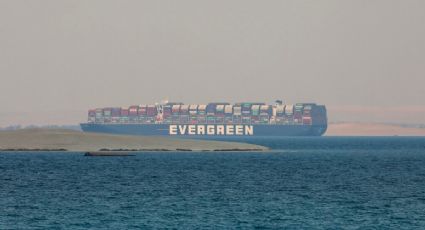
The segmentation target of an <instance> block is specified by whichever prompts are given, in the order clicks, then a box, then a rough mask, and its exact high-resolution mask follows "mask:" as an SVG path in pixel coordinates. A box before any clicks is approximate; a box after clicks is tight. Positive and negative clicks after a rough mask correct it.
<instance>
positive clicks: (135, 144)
mask: <svg viewBox="0 0 425 230" xmlns="http://www.w3.org/2000/svg"><path fill="white" fill-rule="evenodd" d="M266 149H267V148H266V147H263V146H258V145H252V144H245V143H236V142H223V141H205V140H189V139H177V138H168V137H152V136H124V135H109V134H98V133H84V132H79V131H73V130H64V129H22V130H16V131H0V150H40V151H43V150H44V151H48V150H50V151H54V150H57V151H77V152H86V151H108V150H114V151H116V150H118V151H134V150H140V151H238V150H239V151H250V150H251V151H263V150H266Z"/></svg>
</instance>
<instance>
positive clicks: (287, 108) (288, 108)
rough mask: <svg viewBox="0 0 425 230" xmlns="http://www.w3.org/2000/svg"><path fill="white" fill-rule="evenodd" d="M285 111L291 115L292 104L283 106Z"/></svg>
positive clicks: (292, 110) (292, 111)
mask: <svg viewBox="0 0 425 230" xmlns="http://www.w3.org/2000/svg"><path fill="white" fill-rule="evenodd" d="M285 113H286V114H287V115H291V114H293V113H294V106H293V105H287V106H285Z"/></svg>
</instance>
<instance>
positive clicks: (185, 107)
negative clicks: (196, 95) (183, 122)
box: [180, 105, 189, 115]
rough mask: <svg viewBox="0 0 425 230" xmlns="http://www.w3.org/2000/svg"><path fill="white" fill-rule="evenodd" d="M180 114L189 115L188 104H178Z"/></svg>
mask: <svg viewBox="0 0 425 230" xmlns="http://www.w3.org/2000/svg"><path fill="white" fill-rule="evenodd" d="M180 115H189V105H182V106H180Z"/></svg>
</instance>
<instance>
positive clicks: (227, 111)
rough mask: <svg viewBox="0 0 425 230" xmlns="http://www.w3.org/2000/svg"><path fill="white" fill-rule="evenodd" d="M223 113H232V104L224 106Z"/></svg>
mask: <svg viewBox="0 0 425 230" xmlns="http://www.w3.org/2000/svg"><path fill="white" fill-rule="evenodd" d="M224 113H225V114H226V115H232V114H233V106H232V105H226V106H224Z"/></svg>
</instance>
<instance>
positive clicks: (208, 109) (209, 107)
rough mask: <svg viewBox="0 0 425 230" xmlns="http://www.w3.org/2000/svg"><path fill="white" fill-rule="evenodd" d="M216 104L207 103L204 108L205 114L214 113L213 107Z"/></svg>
mask: <svg viewBox="0 0 425 230" xmlns="http://www.w3.org/2000/svg"><path fill="white" fill-rule="evenodd" d="M216 106H217V105H216V104H211V103H210V104H208V105H207V108H206V111H207V115H215V107H216Z"/></svg>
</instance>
